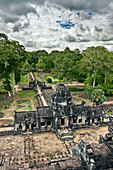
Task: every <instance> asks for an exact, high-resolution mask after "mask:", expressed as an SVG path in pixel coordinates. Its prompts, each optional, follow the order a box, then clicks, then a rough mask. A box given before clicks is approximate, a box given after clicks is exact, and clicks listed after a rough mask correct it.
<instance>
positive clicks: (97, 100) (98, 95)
mask: <svg viewBox="0 0 113 170" xmlns="http://www.w3.org/2000/svg"><path fill="white" fill-rule="evenodd" d="M105 100H106V97H105V95H104V92H103V90H102V89H95V90H94V91H93V92H92V94H91V101H92V102H93V103H94V104H96V105H99V104H102V103H103V102H104V101H105Z"/></svg>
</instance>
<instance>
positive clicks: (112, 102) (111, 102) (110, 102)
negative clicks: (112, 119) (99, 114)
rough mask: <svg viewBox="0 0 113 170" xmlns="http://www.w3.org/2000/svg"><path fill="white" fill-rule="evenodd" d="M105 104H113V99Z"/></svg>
mask: <svg viewBox="0 0 113 170" xmlns="http://www.w3.org/2000/svg"><path fill="white" fill-rule="evenodd" d="M103 104H113V101H109V102H104V103H103Z"/></svg>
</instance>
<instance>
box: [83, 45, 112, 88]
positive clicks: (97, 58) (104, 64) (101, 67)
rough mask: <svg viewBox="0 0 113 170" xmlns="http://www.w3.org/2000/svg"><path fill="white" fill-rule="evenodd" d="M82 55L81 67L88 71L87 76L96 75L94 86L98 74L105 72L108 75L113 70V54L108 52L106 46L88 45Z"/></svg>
mask: <svg viewBox="0 0 113 170" xmlns="http://www.w3.org/2000/svg"><path fill="white" fill-rule="evenodd" d="M82 55H83V59H82V62H81V69H82V70H83V71H84V70H85V71H86V72H87V76H91V75H94V80H93V87H94V86H95V81H96V77H97V75H98V74H104V75H105V77H106V75H107V74H108V73H110V72H111V70H112V67H113V54H112V53H110V52H108V50H107V49H106V48H105V47H101V46H98V47H88V48H87V49H86V50H84V51H83V53H82ZM105 81H106V80H105Z"/></svg>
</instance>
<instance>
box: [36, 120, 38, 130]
mask: <svg viewBox="0 0 113 170" xmlns="http://www.w3.org/2000/svg"><path fill="white" fill-rule="evenodd" d="M36 127H37V128H39V123H38V120H37V121H36Z"/></svg>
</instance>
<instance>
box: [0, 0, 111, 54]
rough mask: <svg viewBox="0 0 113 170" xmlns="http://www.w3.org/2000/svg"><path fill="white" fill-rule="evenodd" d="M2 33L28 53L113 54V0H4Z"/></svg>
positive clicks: (0, 13)
mask: <svg viewBox="0 0 113 170" xmlns="http://www.w3.org/2000/svg"><path fill="white" fill-rule="evenodd" d="M0 32H3V33H6V34H7V35H8V37H9V38H10V39H14V40H17V41H19V42H20V43H21V44H23V45H24V46H25V47H26V50H28V51H33V50H40V49H44V50H46V51H48V52H51V51H52V50H62V49H64V48H65V47H66V46H68V47H69V48H70V49H72V50H74V49H76V48H79V49H80V50H82V49H85V48H86V47H88V46H97V45H102V46H103V45H104V46H105V47H106V48H108V49H109V50H113V0H24V1H23V0H0Z"/></svg>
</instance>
